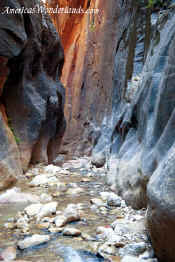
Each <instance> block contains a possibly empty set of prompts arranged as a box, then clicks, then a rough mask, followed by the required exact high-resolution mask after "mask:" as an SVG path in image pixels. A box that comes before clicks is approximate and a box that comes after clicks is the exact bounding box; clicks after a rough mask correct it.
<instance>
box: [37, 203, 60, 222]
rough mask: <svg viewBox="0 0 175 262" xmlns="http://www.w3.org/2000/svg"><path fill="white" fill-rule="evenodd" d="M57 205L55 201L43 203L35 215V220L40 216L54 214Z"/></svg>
mask: <svg viewBox="0 0 175 262" xmlns="http://www.w3.org/2000/svg"><path fill="white" fill-rule="evenodd" d="M57 206H58V203H57V202H51V203H48V204H45V205H43V206H42V207H41V209H40V211H39V213H38V215H37V221H40V220H41V218H43V217H45V216H49V215H52V214H55V213H56V209H57Z"/></svg>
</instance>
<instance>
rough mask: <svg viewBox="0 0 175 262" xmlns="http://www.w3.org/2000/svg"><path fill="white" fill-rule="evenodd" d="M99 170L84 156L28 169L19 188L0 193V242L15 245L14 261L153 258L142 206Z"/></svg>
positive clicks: (92, 260)
mask: <svg viewBox="0 0 175 262" xmlns="http://www.w3.org/2000/svg"><path fill="white" fill-rule="evenodd" d="M104 175H105V169H104V168H100V169H97V168H95V167H93V166H92V165H91V162H90V160H89V159H88V158H80V159H76V160H70V161H68V162H65V163H64V164H63V166H62V167H58V166H54V165H49V166H43V165H38V166H34V167H33V168H31V169H29V171H28V172H27V173H26V174H25V177H24V179H23V180H20V182H19V183H18V184H17V185H16V187H17V188H18V189H19V188H20V189H21V191H19V190H17V188H16V189H15V188H13V189H9V190H8V191H7V192H6V193H3V194H1V195H0V202H1V207H0V215H1V216H0V232H1V239H0V246H1V247H3V248H4V249H5V250H6V248H7V251H8V247H13V246H14V247H15V246H17V247H18V249H17V251H16V252H17V253H16V254H17V258H16V259H17V260H19V261H21V259H23V260H25V261H36V262H48V261H53V262H59V261H60V262H61V261H65V262H79V261H81V262H98V261H99V262H100V261H111V262H116V261H118V262H119V261H121V260H120V259H122V257H126V256H128V257H131V258H130V259H132V257H133V256H137V257H141V258H142V259H143V261H145V260H144V258H147V261H150V262H152V261H156V260H155V259H152V256H153V251H152V248H151V245H150V242H149V240H148V237H147V233H146V229H145V209H143V210H139V211H136V210H133V209H132V208H131V207H128V206H127V205H126V203H125V201H124V200H122V199H121V198H120V197H119V196H117V195H116V194H115V193H114V192H112V191H111V189H110V188H109V187H108V186H106V185H105V184H104ZM20 194H21V196H20ZM22 194H23V195H22ZM7 201H10V202H11V204H8V203H6V202H7ZM13 202H14V203H13ZM29 202H34V203H30V204H29ZM3 203H4V204H3ZM4 213H5V215H4ZM36 235H37V237H38V238H37V237H36ZM31 237H32V238H33V239H31ZM37 241H38V242H37ZM4 254H5V255H4ZM13 255H14V256H15V250H13V249H12V250H10V249H9V251H8V252H5V251H2V254H1V256H2V257H3V258H4V259H7V260H8V257H10V256H12V257H13ZM148 258H150V259H148ZM14 259H15V257H14ZM125 259H126V258H125ZM135 259H137V258H136V257H135ZM142 259H140V260H139V261H142ZM5 261H6V260H5ZM122 261H125V260H122ZM126 261H129V260H126ZM135 261H136V260H135Z"/></svg>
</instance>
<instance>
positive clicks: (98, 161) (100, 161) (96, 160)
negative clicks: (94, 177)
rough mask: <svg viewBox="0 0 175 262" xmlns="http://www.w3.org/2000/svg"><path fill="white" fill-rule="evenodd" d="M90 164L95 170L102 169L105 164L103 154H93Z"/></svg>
mask: <svg viewBox="0 0 175 262" xmlns="http://www.w3.org/2000/svg"><path fill="white" fill-rule="evenodd" d="M91 162H92V164H93V165H95V166H96V167H97V168H100V167H103V166H104V164H105V162H106V156H105V153H104V152H100V153H93V155H92V160H91Z"/></svg>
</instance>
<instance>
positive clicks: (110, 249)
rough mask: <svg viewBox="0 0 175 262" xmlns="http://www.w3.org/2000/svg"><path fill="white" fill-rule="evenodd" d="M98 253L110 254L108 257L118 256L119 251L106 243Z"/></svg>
mask: <svg viewBox="0 0 175 262" xmlns="http://www.w3.org/2000/svg"><path fill="white" fill-rule="evenodd" d="M98 252H99V254H101V255H102V254H103V253H105V254H108V255H116V252H117V250H116V248H115V246H113V245H110V244H108V243H104V244H103V245H101V246H100V247H99V249H98Z"/></svg>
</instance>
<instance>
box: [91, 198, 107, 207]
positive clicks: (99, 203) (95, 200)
mask: <svg viewBox="0 0 175 262" xmlns="http://www.w3.org/2000/svg"><path fill="white" fill-rule="evenodd" d="M90 202H91V204H94V205H96V206H98V207H103V206H105V203H104V202H103V201H102V200H101V199H99V198H92V199H91V200H90Z"/></svg>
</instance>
